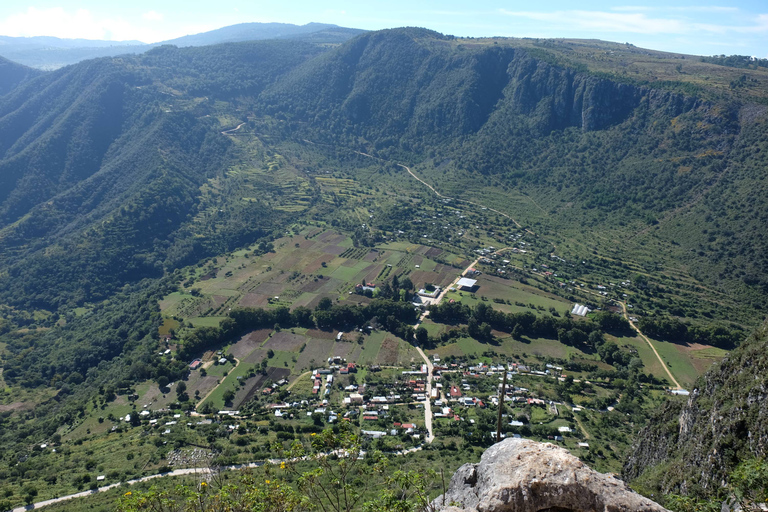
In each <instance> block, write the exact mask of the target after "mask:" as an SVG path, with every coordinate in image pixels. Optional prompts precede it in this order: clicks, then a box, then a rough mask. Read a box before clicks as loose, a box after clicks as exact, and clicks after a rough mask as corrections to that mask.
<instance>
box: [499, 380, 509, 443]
mask: <svg viewBox="0 0 768 512" xmlns="http://www.w3.org/2000/svg"><path fill="white" fill-rule="evenodd" d="M505 366H506V365H505ZM507 371H509V370H508V369H507V368H504V378H503V379H502V381H501V393H499V419H498V421H497V422H496V442H497V443H498V442H499V441H501V415H502V413H503V412H504V397H505V396H506V395H507Z"/></svg>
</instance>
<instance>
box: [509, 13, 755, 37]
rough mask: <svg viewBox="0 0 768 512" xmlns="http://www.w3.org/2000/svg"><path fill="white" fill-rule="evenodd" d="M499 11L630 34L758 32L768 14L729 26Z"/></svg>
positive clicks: (620, 16) (626, 16)
mask: <svg viewBox="0 0 768 512" xmlns="http://www.w3.org/2000/svg"><path fill="white" fill-rule="evenodd" d="M501 12H502V13H503V14H506V15H507V16H512V17H517V18H527V19H530V20H535V21H542V22H546V23H548V24H550V25H553V26H554V27H556V28H558V29H560V30H562V29H565V30H572V29H576V30H590V31H596V30H597V31H603V32H626V33H634V34H649V35H657V34H697V33H701V32H707V33H711V34H725V33H727V32H731V31H751V32H760V31H764V30H767V29H768V15H762V14H761V15H759V16H758V19H757V20H756V24H755V25H749V26H731V25H717V24H713V23H696V22H693V21H691V20H688V19H677V18H663V17H649V16H648V15H646V14H645V13H642V12H626V13H625V12H605V11H578V10H573V11H553V12H537V11H508V10H506V9H501Z"/></svg>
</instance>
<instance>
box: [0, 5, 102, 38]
mask: <svg viewBox="0 0 768 512" xmlns="http://www.w3.org/2000/svg"><path fill="white" fill-rule="evenodd" d="M0 33H2V34H5V35H9V36H16V37H31V36H41V35H47V36H55V37H61V38H67V39H77V38H83V39H104V37H105V33H106V29H105V27H104V26H103V25H102V24H99V23H97V22H96V21H95V20H94V19H93V16H92V15H91V13H90V12H89V11H88V10H87V9H78V10H77V11H74V12H67V11H65V10H64V9H63V8H61V7H53V8H51V9H37V8H35V7H29V8H28V9H27V10H26V11H24V12H20V13H18V14H12V15H10V16H8V17H7V18H6V19H4V20H2V21H0Z"/></svg>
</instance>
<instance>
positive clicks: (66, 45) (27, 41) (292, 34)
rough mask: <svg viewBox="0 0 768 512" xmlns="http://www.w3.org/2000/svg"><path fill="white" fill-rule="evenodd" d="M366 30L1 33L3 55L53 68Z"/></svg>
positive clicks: (245, 27)
mask: <svg viewBox="0 0 768 512" xmlns="http://www.w3.org/2000/svg"><path fill="white" fill-rule="evenodd" d="M363 32H364V31H363V30H359V29H354V28H345V27H340V26H337V25H331V24H325V23H308V24H306V25H292V24H289V23H240V24H237V25H231V26H227V27H222V28H219V29H216V30H211V31H209V32H202V33H200V34H191V35H186V36H182V37H179V38H176V39H169V40H167V41H161V42H158V43H151V44H146V43H143V42H141V41H99V40H90V39H60V38H57V37H50V36H37V37H9V36H0V56H2V57H5V58H6V59H9V60H11V61H14V62H17V63H19V64H23V65H25V66H29V67H32V68H35V69H42V70H53V69H58V68H61V67H63V66H68V65H71V64H76V63H78V62H81V61H83V60H87V59H95V58H100V57H114V56H116V55H124V54H134V55H135V54H138V53H143V52H145V51H147V50H149V49H152V48H155V47H158V46H163V45H167V44H172V45H175V46H207V45H212V44H221V43H236V42H243V41H259V40H264V39H298V40H305V41H310V42H314V43H327V44H328V43H329V44H340V43H343V42H344V41H347V40H349V39H351V38H353V37H355V36H356V35H358V34H361V33H363Z"/></svg>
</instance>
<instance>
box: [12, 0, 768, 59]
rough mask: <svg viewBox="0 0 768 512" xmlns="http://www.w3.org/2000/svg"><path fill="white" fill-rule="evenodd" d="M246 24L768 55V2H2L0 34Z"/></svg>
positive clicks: (139, 31) (108, 35)
mask: <svg viewBox="0 0 768 512" xmlns="http://www.w3.org/2000/svg"><path fill="white" fill-rule="evenodd" d="M245 22H281V23H294V24H299V25H303V24H305V23H310V22H319V23H333V24H336V25H341V26H344V27H353V28H361V29H366V30H378V29H384V28H393V27H402V26H419V27H426V28H429V29H432V30H436V31H438V32H442V33H444V34H452V35H455V36H463V37H467V36H468V37H482V36H508V37H542V38H548V37H566V38H582V39H603V40H607V41H616V42H620V43H624V42H628V43H632V44H634V45H636V46H640V47H644V48H651V49H655V50H664V51H670V52H679V53H688V54H694V55H719V54H726V55H731V54H739V55H752V56H756V57H761V58H768V0H731V1H727V0H712V1H707V0H699V1H695V0H646V1H644V2H639V1H637V0H626V1H625V2H622V1H621V0H581V1H578V2H577V1H573V0H571V1H562V0H550V1H539V2H533V1H531V0H526V1H521V0H507V1H497V0H475V1H474V2H471V1H467V0H460V1H459V0H441V1H432V0H421V1H418V2H417V1H414V0H387V1H380V0H356V1H350V0H269V1H263V0H225V1H217V2H212V1H210V0H131V1H121V0H106V1H105V0H14V1H9V0H3V1H2V2H0V35H7V36H39V35H47V36H56V37H61V38H84V39H104V40H111V41H125V40H138V41H142V42H145V43H154V42H158V41H164V40H168V39H173V38H176V37H180V36H183V35H187V34H196V33H200V32H205V31H208V30H213V29H216V28H220V27H223V26H227V25H234V24H236V23H245Z"/></svg>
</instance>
